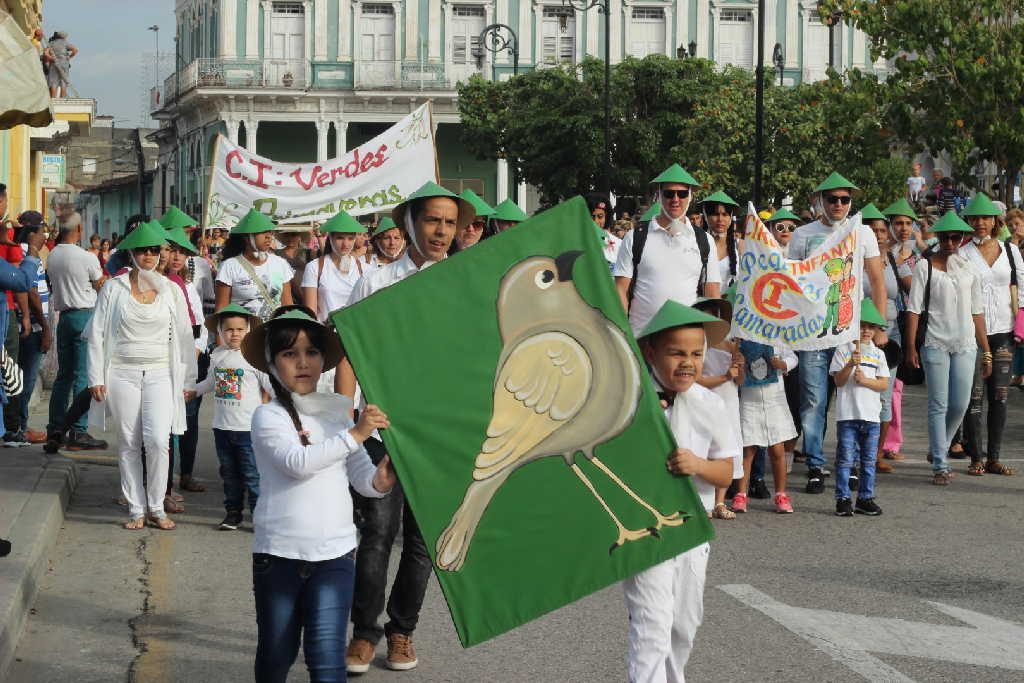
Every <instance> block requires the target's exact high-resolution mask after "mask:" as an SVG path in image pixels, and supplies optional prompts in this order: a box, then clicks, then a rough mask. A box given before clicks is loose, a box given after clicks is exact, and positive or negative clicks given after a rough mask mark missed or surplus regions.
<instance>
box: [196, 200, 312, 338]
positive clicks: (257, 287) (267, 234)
mask: <svg viewBox="0 0 1024 683" xmlns="http://www.w3.org/2000/svg"><path fill="white" fill-rule="evenodd" d="M275 227H276V226H275V225H274V223H273V221H271V220H270V218H269V217H267V216H266V215H265V214H262V213H260V212H259V211H256V210H255V209H251V210H250V211H249V213H247V214H246V215H245V216H244V217H243V218H242V220H240V221H238V224H237V225H236V226H235V227H234V228H232V229H231V234H230V236H229V237H228V239H227V241H226V242H225V243H224V249H223V251H222V252H221V262H220V270H219V271H218V272H217V283H216V285H215V287H216V299H217V301H216V306H215V308H216V309H218V310H219V309H221V308H223V307H225V306H227V305H228V304H231V303H234V304H240V305H242V306H245V307H246V308H248V309H249V310H250V311H251V312H252V313H253V314H254V315H256V316H259V318H260V320H266V319H267V318H269V317H270V315H271V314H272V313H273V312H274V311H275V310H276V309H277V307H278V306H288V305H290V304H291V303H292V288H291V287H290V284H291V280H292V277H293V276H294V275H295V271H293V270H292V267H291V266H290V265H288V262H287V261H285V260H284V259H283V258H281V257H280V256H278V255H277V254H273V253H271V251H270V250H271V249H272V248H273V244H274V232H273V231H274V228H275Z"/></svg>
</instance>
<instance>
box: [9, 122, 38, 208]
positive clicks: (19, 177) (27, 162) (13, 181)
mask: <svg viewBox="0 0 1024 683" xmlns="http://www.w3.org/2000/svg"><path fill="white" fill-rule="evenodd" d="M9 140H10V148H9V154H8V164H9V165H8V169H7V174H6V176H7V200H8V204H7V206H8V214H9V215H11V216H16V215H18V214H19V213H21V212H22V211H25V210H26V209H36V210H38V209H39V208H40V207H38V206H36V201H33V197H32V152H31V150H30V140H29V135H28V126H15V127H14V128H12V129H11V130H10V138H9Z"/></svg>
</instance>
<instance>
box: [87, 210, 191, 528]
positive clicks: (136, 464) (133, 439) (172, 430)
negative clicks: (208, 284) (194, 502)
mask: <svg viewBox="0 0 1024 683" xmlns="http://www.w3.org/2000/svg"><path fill="white" fill-rule="evenodd" d="M165 244H166V241H165V231H164V229H163V226H161V225H160V224H159V223H157V222H155V221H153V222H150V223H143V224H142V225H140V226H139V227H137V228H135V230H134V231H132V233H131V234H130V235H128V237H126V238H125V239H124V241H123V242H122V243H121V245H120V247H119V250H120V251H124V252H127V253H128V254H129V258H130V262H131V264H132V268H131V269H130V270H129V271H128V272H127V273H123V274H121V275H118V276H117V277H114V278H111V279H110V280H108V281H107V283H106V284H105V285H104V286H103V289H101V290H100V294H99V297H98V299H97V301H96V309H95V311H94V313H93V317H92V319H91V320H90V322H89V326H88V327H87V328H86V331H85V334H84V335H83V336H84V337H85V338H86V340H87V342H88V353H89V357H88V358H89V360H88V367H89V391H90V392H91V393H92V397H93V400H94V401H97V402H104V403H105V406H106V409H109V411H110V414H111V416H112V417H113V418H114V420H115V421H116V424H117V431H118V466H119V468H120V472H121V492H122V494H123V495H124V498H125V499H126V500H127V501H128V513H129V520H128V521H127V522H126V523H125V524H124V527H125V528H126V529H141V528H142V527H143V526H144V525H145V518H146V517H148V518H149V520H150V522H151V523H152V524H154V525H155V526H157V527H158V528H160V529H164V530H170V529H173V528H174V522H172V521H171V520H170V519H168V518H167V515H166V513H165V511H164V494H165V492H166V490H167V470H168V443H169V440H170V435H171V434H179V435H180V434H184V433H185V426H186V421H185V392H186V391H190V390H192V389H194V388H195V382H196V354H195V345H194V340H193V338H192V328H191V327H190V326H189V316H188V305H187V304H186V302H185V297H184V295H183V294H182V292H181V290H180V289H179V288H178V287H177V286H175V285H174V284H173V283H172V282H171V281H169V280H168V279H167V278H165V277H163V276H162V275H159V274H157V272H156V265H157V262H158V261H159V259H160V251H161V248H162V247H163V246H165ZM105 416H106V411H105V410H103V409H101V408H100V407H99V406H94V407H93V408H92V409H91V410H90V411H89V417H90V420H97V419H102V418H103V417H105ZM143 447H145V450H146V455H145V461H146V462H145V464H146V472H145V485H143V476H144V475H143V456H142V449H143Z"/></svg>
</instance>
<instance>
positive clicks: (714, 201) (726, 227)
mask: <svg viewBox="0 0 1024 683" xmlns="http://www.w3.org/2000/svg"><path fill="white" fill-rule="evenodd" d="M738 207H739V205H738V204H737V203H736V202H735V201H733V198H732V197H730V196H729V195H727V194H726V193H724V192H715V193H714V194H712V195H711V196H710V197H708V198H707V199H705V200H704V201H703V202H701V209H702V211H701V213H703V215H704V225H706V226H707V231H708V234H709V235H711V238H712V239H714V240H715V249H716V252H715V253H716V260H717V262H718V270H719V273H720V274H721V278H722V289H723V290H725V289H728V288H729V285H730V284H732V281H733V280H734V279H735V278H736V265H737V261H738V256H739V251H740V249H741V242H740V239H739V238H738V237H737V236H736V226H735V225H734V224H733V219H732V215H733V211H735V210H736V209H737V208H738Z"/></svg>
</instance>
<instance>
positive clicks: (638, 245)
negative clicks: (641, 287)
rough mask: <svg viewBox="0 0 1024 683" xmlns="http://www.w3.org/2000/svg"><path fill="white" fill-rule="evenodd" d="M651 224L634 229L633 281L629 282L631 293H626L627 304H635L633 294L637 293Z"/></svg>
mask: <svg viewBox="0 0 1024 683" xmlns="http://www.w3.org/2000/svg"><path fill="white" fill-rule="evenodd" d="M649 229H650V224H649V223H648V224H640V225H638V226H636V227H635V228H633V279H631V280H630V281H629V291H628V292H626V303H627V304H632V303H633V293H634V292H635V291H636V279H637V275H638V274H639V269H640V259H642V258H643V256H644V246H645V245H646V244H647V232H648V230H649Z"/></svg>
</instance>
